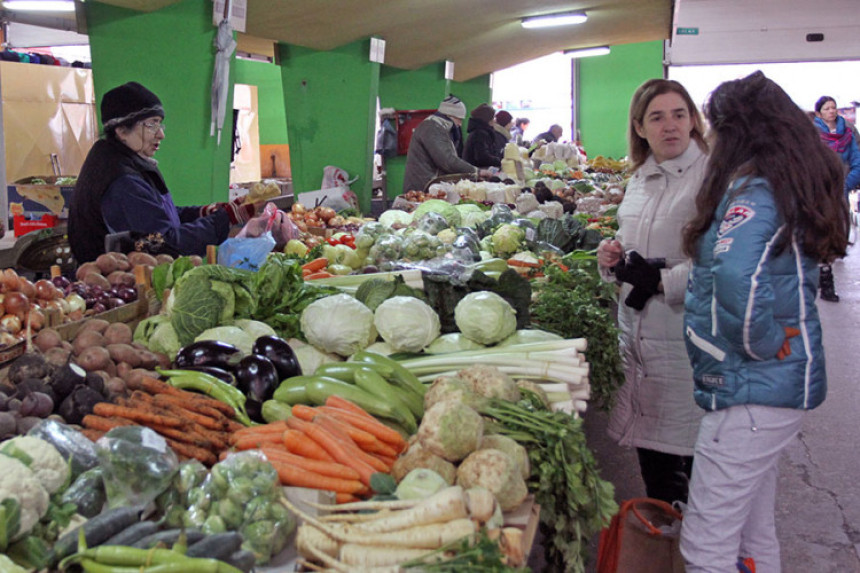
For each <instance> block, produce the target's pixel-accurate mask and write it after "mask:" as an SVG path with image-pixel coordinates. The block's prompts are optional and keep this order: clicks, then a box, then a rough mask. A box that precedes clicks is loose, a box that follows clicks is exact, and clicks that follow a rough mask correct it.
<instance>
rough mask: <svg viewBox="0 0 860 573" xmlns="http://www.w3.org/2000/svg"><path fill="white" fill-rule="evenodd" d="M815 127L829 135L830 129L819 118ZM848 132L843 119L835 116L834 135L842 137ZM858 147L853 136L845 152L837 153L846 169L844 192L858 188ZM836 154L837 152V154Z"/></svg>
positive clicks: (859, 154)
mask: <svg viewBox="0 0 860 573" xmlns="http://www.w3.org/2000/svg"><path fill="white" fill-rule="evenodd" d="M815 125H816V127H818V129H819V131H821V132H822V133H830V128H829V127H827V124H826V123H824V120H823V119H821V118H820V117H816V118H815ZM846 129H847V130H848V131H849V132H850V131H852V130H851V129H850V128H849V127H848V123H847V122H846V121H845V118H844V117H842V116H841V115H837V116H836V133H837V135H842V134H843V133H845V130H846ZM858 145H860V142H858V141H856V140H855V139H854V136H853V135H852V136H851V141H849V142H848V145H847V146H846V147H845V151H843V152H842V153H839V154H838V155H839V157H841V158H842V163H844V164H845V167H846V169H847V171H846V173H845V190H846V191H851V190H852V189H856V188H857V187H860V148H858V147H857V146H858ZM837 153H838V152H837Z"/></svg>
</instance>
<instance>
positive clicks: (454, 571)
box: [400, 529, 529, 573]
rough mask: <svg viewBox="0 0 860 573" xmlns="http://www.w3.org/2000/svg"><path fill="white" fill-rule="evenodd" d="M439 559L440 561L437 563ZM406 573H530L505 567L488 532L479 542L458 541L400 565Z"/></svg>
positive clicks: (499, 550) (526, 570)
mask: <svg viewBox="0 0 860 573" xmlns="http://www.w3.org/2000/svg"><path fill="white" fill-rule="evenodd" d="M437 556H439V557H441V559H440V560H439V561H434V559H435V558H437ZM400 566H401V567H402V568H403V569H405V570H407V571H412V570H414V571H419V572H421V573H424V572H426V573H431V572H432V573H467V572H476V573H477V572H487V573H527V572H528V571H529V570H528V569H525V568H516V567H511V566H510V565H506V564H505V556H504V554H503V553H502V550H501V549H500V548H499V544H498V543H497V542H495V541H493V540H492V539H490V538H489V537H488V536H487V532H486V530H483V529H482V530H481V531H480V532H479V533H478V535H477V536H476V539H475V540H474V541H473V542H470V541H469V540H467V539H464V540H460V541H455V542H452V543H449V544H447V545H445V546H444V547H441V548H440V549H438V550H436V551H434V552H433V553H431V554H430V555H428V556H424V557H422V558H420V559H414V560H412V561H407V562H406V563H402V564H401V565H400Z"/></svg>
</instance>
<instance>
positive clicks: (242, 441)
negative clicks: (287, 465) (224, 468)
mask: <svg viewBox="0 0 860 573" xmlns="http://www.w3.org/2000/svg"><path fill="white" fill-rule="evenodd" d="M230 443H231V444H232V445H233V447H234V448H236V449H237V450H256V449H257V448H260V447H262V446H264V445H275V444H280V443H281V436H279V435H278V434H257V435H253V434H249V435H245V436H240V437H238V438H235V437H234V438H233V439H231V440H230Z"/></svg>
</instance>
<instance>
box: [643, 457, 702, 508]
mask: <svg viewBox="0 0 860 573" xmlns="http://www.w3.org/2000/svg"><path fill="white" fill-rule="evenodd" d="M636 453H637V454H638V455H639V469H640V471H641V472H642V481H644V482H645V493H646V495H647V496H648V497H653V498H655V499H662V500H663V501H665V502H667V503H672V502H673V501H676V500H677V501H682V502H684V503H687V492H688V491H689V486H690V474H691V473H692V471H693V456H676V455H674V454H666V453H663V452H657V451H655V450H647V449H645V448H636Z"/></svg>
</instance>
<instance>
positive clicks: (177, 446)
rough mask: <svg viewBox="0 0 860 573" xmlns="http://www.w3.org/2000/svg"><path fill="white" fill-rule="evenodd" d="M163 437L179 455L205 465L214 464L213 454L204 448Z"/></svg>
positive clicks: (215, 459) (214, 457)
mask: <svg viewBox="0 0 860 573" xmlns="http://www.w3.org/2000/svg"><path fill="white" fill-rule="evenodd" d="M164 439H165V441H167V444H168V445H169V446H170V447H171V448H173V451H175V452H176V453H177V454H179V455H180V456H185V457H186V458H191V459H195V460H197V461H199V462H201V463H203V464H205V465H207V466H211V465H214V464H215V462H216V461H217V458H216V456H215V454H213V453H212V452H210V451H209V450H207V449H205V448H201V447H199V446H194V445H192V444H186V443H185V442H180V441H179V440H174V439H173V438H166V437H165V438H164Z"/></svg>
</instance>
